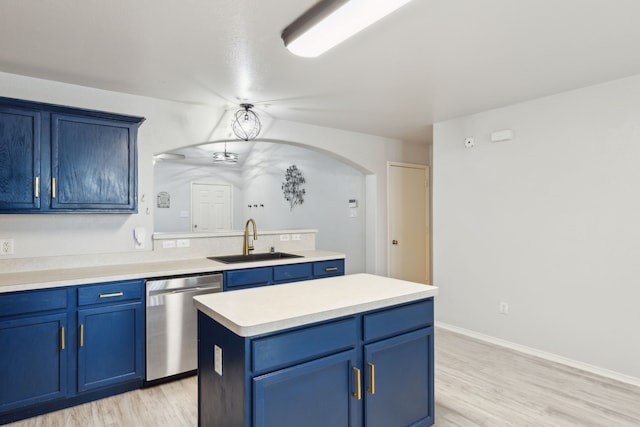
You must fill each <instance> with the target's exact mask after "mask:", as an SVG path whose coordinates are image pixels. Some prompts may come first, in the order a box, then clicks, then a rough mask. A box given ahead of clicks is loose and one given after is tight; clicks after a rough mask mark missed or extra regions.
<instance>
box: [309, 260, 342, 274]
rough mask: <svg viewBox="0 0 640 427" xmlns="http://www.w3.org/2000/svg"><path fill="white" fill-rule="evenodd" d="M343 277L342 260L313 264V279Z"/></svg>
mask: <svg viewBox="0 0 640 427" xmlns="http://www.w3.org/2000/svg"><path fill="white" fill-rule="evenodd" d="M333 276H344V259H332V260H329V261H317V262H314V263H313V277H314V278H317V279H319V278H321V277H333Z"/></svg>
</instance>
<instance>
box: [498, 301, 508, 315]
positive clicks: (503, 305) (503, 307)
mask: <svg viewBox="0 0 640 427" xmlns="http://www.w3.org/2000/svg"><path fill="white" fill-rule="evenodd" d="M500 314H504V315H507V314H509V303H508V302H504V301H501V302H500Z"/></svg>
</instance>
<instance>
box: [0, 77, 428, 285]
mask: <svg viewBox="0 0 640 427" xmlns="http://www.w3.org/2000/svg"><path fill="white" fill-rule="evenodd" d="M0 93H1V94H2V96H6V97H13V98H20V99H28V100H33V101H41V102H49V103H54V104H62V105H70V106H76V107H80V108H90V109H96V110H104V111H111V112H116V113H122V114H131V115H138V116H144V117H146V119H147V120H146V121H145V122H144V123H143V124H142V126H141V127H140V131H139V134H138V143H139V146H138V148H139V152H138V154H139V162H138V182H139V189H138V194H139V196H140V197H142V196H143V195H144V201H140V203H139V211H140V213H139V214H136V215H113V214H111V215H101V214H90V215H89V214H79V215H75V214H74V215H60V214H58V215H55V214H52V215H0V237H2V238H13V239H14V240H15V251H16V253H15V255H14V256H9V257H6V258H4V260H0V264H1V263H5V264H6V261H7V260H10V259H11V258H25V257H41V256H54V255H78V254H100V253H126V252H131V251H135V250H134V243H133V237H132V236H133V229H134V228H135V227H140V226H141V227H144V228H145V229H146V230H147V242H146V243H147V244H146V249H145V251H149V250H150V249H151V239H150V235H151V233H152V231H153V214H154V204H155V195H156V191H155V189H154V185H153V175H154V174H153V164H152V161H153V154H154V153H159V152H164V151H170V150H173V149H176V148H179V147H184V146H188V145H193V144H198V143H201V142H204V141H211V140H215V139H216V138H215V137H214V127H215V126H216V125H217V123H218V121H219V120H220V121H223V120H221V118H223V116H224V110H223V109H224V105H223V103H222V102H221V103H220V105H219V106H216V105H214V106H208V107H205V106H195V105H190V104H181V103H176V102H169V101H163V100H158V99H153V98H148V97H142V96H136V95H129V94H122V93H116V92H110V91H105V90H98V89H93V88H88V87H83V86H76V85H69V84H65V83H59V82H53V81H48V80H41V79H34V78H30V77H24V76H18V75H13V74H7V73H0ZM263 137H264V138H270V139H277V140H282V141H289V142H293V143H297V144H301V145H308V146H310V147H312V148H314V149H317V150H323V151H325V152H327V153H329V154H332V155H336V156H337V157H339V158H342V159H347V161H349V160H350V161H351V162H353V164H354V165H357V166H358V167H359V168H360V169H361V170H365V171H367V172H368V173H369V175H367V176H366V178H365V180H366V196H365V199H366V205H367V215H366V219H365V222H366V235H367V242H366V251H367V253H366V271H368V272H373V273H379V274H386V246H387V238H386V227H387V223H386V185H385V183H386V179H387V178H386V162H387V160H390V161H400V162H402V161H405V162H412V163H422V162H423V163H426V162H427V156H428V154H427V144H426V143H425V144H408V143H403V142H401V141H398V140H394V139H390V138H382V137H377V136H372V135H366V134H360V133H355V132H346V131H341V130H337V129H330V128H323V127H318V126H311V125H306V124H302V123H294V122H286V121H273V123H272V124H270V125H269V126H267V128H266V129H265V132H264V134H263ZM147 208H148V209H149V213H148V214H147V213H146V212H147ZM319 247H320V245H319ZM138 252H139V251H138ZM0 266H1V265H0Z"/></svg>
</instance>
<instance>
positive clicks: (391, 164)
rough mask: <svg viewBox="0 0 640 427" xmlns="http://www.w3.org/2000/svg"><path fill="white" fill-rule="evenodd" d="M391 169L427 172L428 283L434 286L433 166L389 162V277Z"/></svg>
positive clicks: (388, 262)
mask: <svg viewBox="0 0 640 427" xmlns="http://www.w3.org/2000/svg"><path fill="white" fill-rule="evenodd" d="M391 167H405V168H413V169H424V170H425V171H426V173H425V175H426V177H427V180H428V190H429V192H428V194H427V198H426V201H427V209H426V213H427V218H425V221H426V222H425V227H427V231H428V233H429V236H428V237H427V242H426V244H427V248H426V249H427V252H428V254H429V269H428V270H429V271H428V274H427V281H428V283H429V284H433V252H432V249H433V233H432V223H433V214H432V212H433V206H432V201H433V194H432V188H433V185H432V182H431V181H432V168H431V165H424V164H418V163H406V162H394V161H387V197H386V199H387V239H386V240H387V243H386V248H387V276H389V275H390V274H391V250H392V248H391V246H392V245H391V203H389V199H390V197H389V196H390V194H391V174H390V169H391Z"/></svg>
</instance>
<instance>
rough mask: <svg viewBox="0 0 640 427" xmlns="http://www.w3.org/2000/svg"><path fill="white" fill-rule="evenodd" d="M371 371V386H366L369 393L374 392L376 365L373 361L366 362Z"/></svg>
mask: <svg viewBox="0 0 640 427" xmlns="http://www.w3.org/2000/svg"><path fill="white" fill-rule="evenodd" d="M367 365H369V370H370V372H371V387H368V388H367V391H368V392H369V393H371V394H376V367H375V365H374V364H373V363H371V362H369V363H367Z"/></svg>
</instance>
